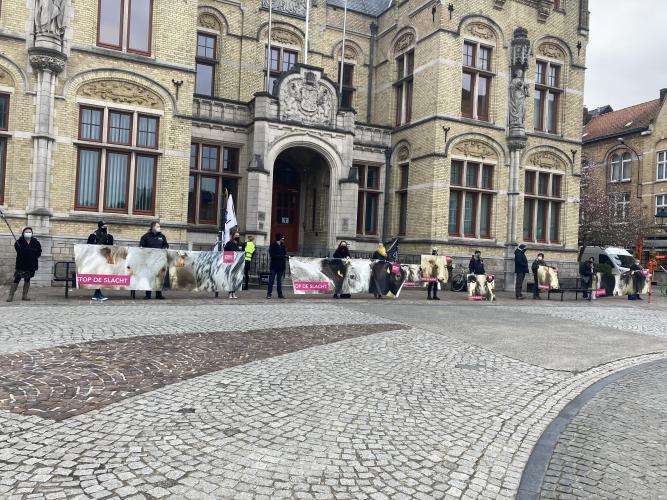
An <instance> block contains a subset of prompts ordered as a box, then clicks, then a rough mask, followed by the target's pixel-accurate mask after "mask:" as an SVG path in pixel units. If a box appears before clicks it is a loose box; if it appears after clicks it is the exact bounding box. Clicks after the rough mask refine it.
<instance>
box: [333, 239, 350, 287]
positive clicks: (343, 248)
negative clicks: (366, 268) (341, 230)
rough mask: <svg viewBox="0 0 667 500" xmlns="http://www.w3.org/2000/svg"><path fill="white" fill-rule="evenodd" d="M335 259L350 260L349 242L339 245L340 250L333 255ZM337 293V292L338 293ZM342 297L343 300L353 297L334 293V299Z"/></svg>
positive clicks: (337, 249) (342, 242)
mask: <svg viewBox="0 0 667 500" xmlns="http://www.w3.org/2000/svg"><path fill="white" fill-rule="evenodd" d="M333 258H334V259H349V258H350V249H349V248H348V247H347V241H341V242H340V243H339V244H338V248H336V251H335V252H334V254H333ZM336 292H337V291H336ZM339 296H340V298H341V299H349V298H350V297H352V294H350V293H341V294H339V293H334V296H333V298H334V299H337V298H338V297H339Z"/></svg>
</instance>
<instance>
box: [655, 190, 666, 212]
mask: <svg viewBox="0 0 667 500" xmlns="http://www.w3.org/2000/svg"><path fill="white" fill-rule="evenodd" d="M655 213H656V214H660V213H662V214H667V194H659V195H657V196H656V197H655Z"/></svg>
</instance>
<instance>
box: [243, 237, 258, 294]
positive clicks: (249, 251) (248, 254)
mask: <svg viewBox="0 0 667 500" xmlns="http://www.w3.org/2000/svg"><path fill="white" fill-rule="evenodd" d="M243 250H244V251H245V267H244V269H243V290H247V289H248V283H249V282H250V265H251V264H252V259H253V258H254V257H255V250H256V248H255V237H254V236H253V235H250V236H248V241H246V242H245V244H244V245H243Z"/></svg>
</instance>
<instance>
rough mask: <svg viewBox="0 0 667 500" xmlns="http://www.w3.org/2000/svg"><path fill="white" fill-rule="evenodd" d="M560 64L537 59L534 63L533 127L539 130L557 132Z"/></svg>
mask: <svg viewBox="0 0 667 500" xmlns="http://www.w3.org/2000/svg"><path fill="white" fill-rule="evenodd" d="M562 93H563V89H562V85H561V66H560V64H556V63H553V62H547V61H537V63H536V65H535V104H534V111H533V127H534V128H535V130H537V131H540V132H547V133H549V134H555V133H557V132H558V116H559V106H560V99H561V94H562Z"/></svg>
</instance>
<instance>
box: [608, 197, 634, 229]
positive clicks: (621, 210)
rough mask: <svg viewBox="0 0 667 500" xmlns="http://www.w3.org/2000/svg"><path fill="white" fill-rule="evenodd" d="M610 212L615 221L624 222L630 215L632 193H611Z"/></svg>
mask: <svg viewBox="0 0 667 500" xmlns="http://www.w3.org/2000/svg"><path fill="white" fill-rule="evenodd" d="M609 211H610V212H611V217H612V219H614V220H615V221H618V222H620V221H624V220H626V219H627V218H628V217H629V215H630V193H627V192H626V193H610V194H609Z"/></svg>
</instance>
